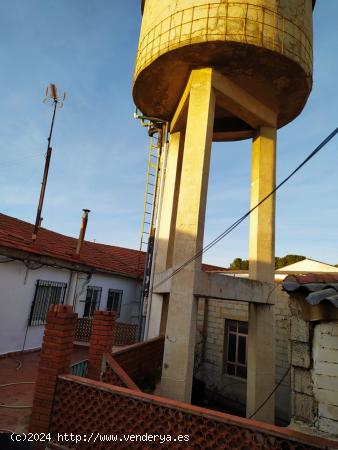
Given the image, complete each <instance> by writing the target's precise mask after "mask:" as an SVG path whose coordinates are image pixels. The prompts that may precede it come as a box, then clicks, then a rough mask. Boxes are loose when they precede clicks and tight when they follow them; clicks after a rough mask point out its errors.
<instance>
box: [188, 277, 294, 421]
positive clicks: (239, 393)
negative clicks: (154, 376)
mask: <svg viewBox="0 0 338 450" xmlns="http://www.w3.org/2000/svg"><path fill="white" fill-rule="evenodd" d="M275 293H276V305H275V320H276V328H275V333H276V334H275V337H276V382H278V381H279V380H280V379H281V378H282V376H283V375H284V374H285V372H286V370H287V368H288V367H289V364H290V363H289V337H290V317H291V316H290V308H289V296H288V295H287V294H286V293H285V292H282V289H281V286H280V285H277V288H276V291H275ZM226 319H230V320H240V321H244V322H247V321H248V305H247V304H246V303H240V302H233V301H222V300H215V299H209V300H207V301H204V300H202V301H200V300H199V306H198V319H197V336H196V357H195V376H196V377H197V378H199V379H201V380H202V381H204V382H205V383H206V387H207V389H208V391H209V393H211V394H212V395H213V396H215V398H218V397H220V398H224V399H226V400H227V401H228V403H229V406H230V407H231V408H237V407H238V409H237V410H236V412H237V413H242V414H243V413H244V411H245V399H246V381H245V380H243V379H241V378H238V377H233V376H229V375H227V374H225V373H224V371H223V358H224V328H225V320H226ZM203 335H205V344H204V348H203ZM201 354H203V355H204V362H203V363H201V356H200V355H201ZM290 403H291V391H290V375H288V376H287V378H286V379H285V380H284V381H283V383H282V385H281V387H280V388H279V389H278V391H277V393H276V417H277V418H278V420H279V421H281V422H283V423H284V422H288V421H289V420H290V417H291V406H290Z"/></svg>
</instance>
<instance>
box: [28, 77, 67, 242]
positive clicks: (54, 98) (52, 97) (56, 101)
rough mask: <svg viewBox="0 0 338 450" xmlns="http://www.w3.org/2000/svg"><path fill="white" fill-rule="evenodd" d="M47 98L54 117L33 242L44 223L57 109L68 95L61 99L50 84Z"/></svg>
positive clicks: (54, 87)
mask: <svg viewBox="0 0 338 450" xmlns="http://www.w3.org/2000/svg"><path fill="white" fill-rule="evenodd" d="M45 95H46V98H45V99H44V100H43V102H44V103H50V104H52V105H53V116H52V123H51V126H50V130H49V136H48V138H47V142H48V144H47V153H46V162H45V169H44V172H43V178H42V183H41V191H40V198H39V204H38V210H37V212H36V220H35V225H34V229H33V233H32V241H33V242H34V241H36V238H37V234H38V232H39V229H40V226H41V222H42V217H41V213H42V206H43V200H44V197H45V191H46V184H47V178H48V171H49V163H50V159H51V156H52V147H51V140H52V134H53V128H54V122H55V114H56V107H59V108H62V107H63V103H64V101H65V98H66V93H65V92H64V93H63V95H62V96H61V97H59V96H58V94H57V88H56V85H55V84H50V85H49V86H47V88H46V94H45Z"/></svg>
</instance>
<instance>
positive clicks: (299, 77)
mask: <svg viewBox="0 0 338 450" xmlns="http://www.w3.org/2000/svg"><path fill="white" fill-rule="evenodd" d="M314 3H315V1H314V0H250V1H248V0H237V1H232V0H214V1H206V0H175V1H174V0H161V1H158V0H143V1H142V13H143V19H142V27H141V32H140V40H139V46H138V52H137V58H136V66H135V76H134V84H133V96H134V100H135V103H136V105H137V107H138V108H139V109H140V110H141V111H142V113H143V114H144V115H145V116H150V117H156V118H159V119H162V120H165V121H167V122H169V127H170V143H169V148H168V151H167V153H166V154H164V156H163V158H164V159H165V161H166V163H165V164H166V166H165V175H164V182H163V189H162V194H161V204H160V205H159V208H158V210H159V212H160V214H159V217H158V221H157V230H156V245H155V247H156V253H155V256H154V268H155V288H154V289H153V291H154V292H153V294H152V298H151V301H150V302H149V307H148V322H147V330H148V332H147V336H148V337H153V336H156V335H158V334H159V333H162V332H163V333H165V336H166V340H165V351H164V362H163V371H162V380H161V391H162V394H163V395H165V396H168V397H172V398H176V399H179V400H183V401H187V402H189V401H190V396H191V383H192V373H193V360H194V345H195V328H196V309H197V307H196V304H197V302H196V289H197V288H196V286H197V284H198V282H199V281H198V280H199V277H200V274H201V257H199V258H197V259H195V260H194V261H192V262H191V263H190V264H188V265H186V266H185V267H184V268H183V269H182V270H180V271H179V272H178V273H177V274H176V275H175V276H173V277H172V278H170V280H168V281H167V282H166V283H163V284H166V287H163V286H162V288H160V287H159V288H158V289H156V284H159V283H158V282H157V283H156V280H157V281H158V280H161V279H165V278H168V276H167V275H168V274H169V275H170V273H171V272H172V270H175V269H176V268H177V267H180V266H181V265H182V263H185V262H186V261H187V260H189V258H191V257H193V256H194V255H195V254H196V253H198V252H199V251H200V250H201V249H202V247H203V233H204V221H205V209H206V198H207V186H208V176H209V163H210V152H211V144H212V141H231V140H238V139H246V138H251V139H252V140H253V145H252V178H251V205H252V206H255V205H256V204H257V203H258V202H259V201H260V200H261V199H262V198H264V197H265V195H267V194H268V193H269V192H271V191H272V190H273V188H274V187H275V171H276V131H277V129H278V128H279V127H281V126H283V125H286V124H287V123H289V122H290V121H292V120H293V119H294V118H295V117H296V116H297V115H298V114H299V113H300V112H301V111H302V109H303V107H304V105H305V103H306V101H307V98H308V96H309V93H310V91H311V87H312V10H313V7H314ZM163 163H164V161H163ZM225 176H226V174H225ZM223 207H224V208H226V205H223ZM274 221H275V198H274V197H271V198H270V199H269V200H268V201H266V202H264V204H262V205H261V206H260V207H259V208H258V209H257V210H256V211H255V212H254V213H252V214H251V217H250V245H249V247H250V250H249V253H250V254H249V259H250V278H252V279H255V280H259V281H262V282H273V281H274V256H275V255H274V234H275V225H274ZM263 300H264V299H262V303H250V304H249V339H248V341H249V344H248V382H247V386H248V388H247V414H248V415H250V414H251V413H252V412H253V411H255V410H256V408H257V406H258V405H260V404H261V403H262V402H263V401H264V400H265V399H266V397H267V396H268V394H269V393H270V392H271V391H272V389H273V387H274V383H275V379H274V364H275V363H274V345H273V342H274V325H273V324H274V320H273V306H272V305H270V304H264V302H263ZM255 418H256V419H261V420H268V421H272V420H273V400H272V399H271V401H270V402H268V403H267V404H266V405H265V407H264V408H262V409H261V410H260V412H259V414H258V415H256V416H255Z"/></svg>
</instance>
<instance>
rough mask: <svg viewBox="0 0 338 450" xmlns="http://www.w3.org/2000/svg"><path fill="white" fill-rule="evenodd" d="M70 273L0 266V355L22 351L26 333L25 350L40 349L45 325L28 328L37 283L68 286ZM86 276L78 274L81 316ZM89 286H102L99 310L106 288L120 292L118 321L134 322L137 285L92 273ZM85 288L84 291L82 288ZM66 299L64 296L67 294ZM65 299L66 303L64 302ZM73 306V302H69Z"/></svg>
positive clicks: (20, 265)
mask: <svg viewBox="0 0 338 450" xmlns="http://www.w3.org/2000/svg"><path fill="white" fill-rule="evenodd" d="M69 278H70V271H69V270H65V269H57V268H53V267H48V266H43V267H41V268H40V269H37V270H28V272H27V268H26V266H25V265H24V264H23V262H20V261H13V262H9V263H1V264H0V354H3V353H9V352H15V351H21V350H22V348H23V344H24V339H25V333H26V330H27V337H26V342H25V350H28V349H33V348H38V347H40V346H41V342H42V337H43V331H44V326H29V327H28V328H27V325H28V319H29V314H30V310H31V305H32V302H33V299H34V293H35V288H36V282H37V280H45V281H58V282H63V283H67V285H68V284H69ZM86 279H87V275H86V274H79V276H78V282H77V293H78V294H79V293H81V290H82V293H81V295H80V296H79V298H78V300H77V303H76V307H75V311H76V312H77V313H78V314H79V317H82V314H83V310H84V302H81V301H80V300H85V297H86V288H87V284H86V285H85V286H84V283H85V281H86ZM89 285H90V286H98V287H102V295H101V302H100V309H101V310H105V309H106V306H107V297H108V289H119V290H122V291H123V296H122V306H121V314H120V317H119V321H121V322H128V323H136V321H137V316H138V314H137V313H138V302H139V299H140V293H139V292H140V285H137V283H136V281H135V280H134V279H131V278H125V277H120V276H114V275H111V276H110V275H104V274H94V275H93V276H92V278H91V279H90V281H89ZM82 287H84V289H81V288H82ZM66 298H67V294H66ZM66 298H65V300H66ZM69 303H70V304H72V299H71V301H70V302H69Z"/></svg>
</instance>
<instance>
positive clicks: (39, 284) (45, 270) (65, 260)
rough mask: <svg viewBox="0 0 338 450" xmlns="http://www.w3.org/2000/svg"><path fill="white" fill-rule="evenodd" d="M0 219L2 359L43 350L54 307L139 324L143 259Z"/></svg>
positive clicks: (132, 252) (134, 253)
mask: <svg viewBox="0 0 338 450" xmlns="http://www.w3.org/2000/svg"><path fill="white" fill-rule="evenodd" d="M31 228H32V225H31V224H28V223H25V222H22V221H19V220H17V219H14V218H11V217H9V216H4V215H2V214H0V355H1V354H6V353H11V352H18V351H22V350H30V349H36V348H39V347H40V346H41V342H42V337H43V331H44V323H45V317H46V314H47V311H48V309H49V306H50V304H52V303H64V304H70V305H73V306H74V311H75V312H76V313H78V317H79V318H81V317H88V318H90V317H91V316H92V315H93V311H94V309H101V310H107V309H108V310H115V311H116V312H117V321H118V322H123V323H129V324H137V323H138V316H139V304H140V293H141V274H142V271H143V265H144V260H143V256H144V255H143V253H141V252H138V251H136V250H131V249H125V248H121V247H114V246H108V245H102V244H96V243H91V242H86V241H84V243H83V252H81V254H80V256H79V257H77V256H76V255H75V256H74V254H73V253H74V252H72V249H73V248H74V249H75V247H76V242H77V240H76V239H74V238H70V237H67V236H64V235H61V234H58V233H54V232H51V231H49V230H45V229H41V231H40V233H41V242H39V241H38V240H39V238H40V236H38V240H37V243H36V244H31V242H30V240H29V237H30V236H29V233H30V232H31V231H30V230H31Z"/></svg>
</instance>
